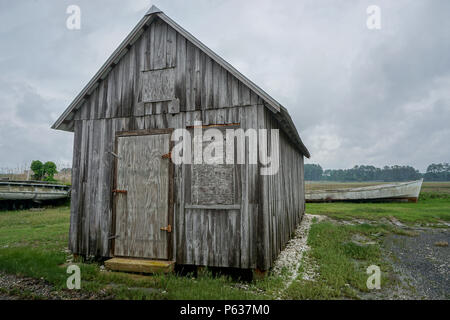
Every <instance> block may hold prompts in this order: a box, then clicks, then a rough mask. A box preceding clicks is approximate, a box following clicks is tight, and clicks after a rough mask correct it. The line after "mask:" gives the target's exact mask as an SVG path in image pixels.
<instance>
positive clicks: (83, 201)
mask: <svg viewBox="0 0 450 320" xmlns="http://www.w3.org/2000/svg"><path fill="white" fill-rule="evenodd" d="M155 79H164V83H162V84H161V85H158V81H156V80H155ZM152 86H153V87H152ZM197 120H201V121H202V122H203V124H204V125H209V124H240V127H241V128H242V129H244V130H246V129H248V128H255V129H256V128H258V127H265V126H266V125H267V126H269V128H270V127H276V121H275V120H272V118H271V115H270V112H269V111H267V108H266V107H264V106H263V103H262V100H261V99H260V98H259V97H258V96H257V95H256V94H255V93H254V92H253V91H251V90H249V88H248V87H247V86H245V85H244V84H242V83H241V82H240V81H238V80H237V79H236V78H235V77H234V76H232V75H231V74H230V73H229V72H227V71H226V70H225V69H224V68H222V67H221V66H220V65H219V64H217V63H216V62H214V61H213V60H212V59H211V58H209V57H208V56H207V55H206V54H204V53H203V52H202V51H201V50H199V49H198V48H197V47H195V46H194V45H193V44H192V43H190V42H189V41H187V40H186V39H185V38H184V37H183V36H181V35H180V34H178V33H177V32H175V31H174V30H173V29H172V28H171V27H169V26H168V25H166V24H165V23H163V22H162V21H161V20H156V21H155V22H153V23H152V24H151V25H150V27H149V28H147V29H146V30H145V31H144V33H143V34H142V36H141V37H140V38H139V39H138V40H137V41H136V42H135V43H134V44H133V45H132V46H131V47H130V48H129V51H128V53H127V54H126V55H124V56H123V57H122V58H121V60H120V61H119V62H118V63H117V65H116V66H115V67H114V68H113V69H112V70H111V72H110V73H109V74H108V75H107V76H106V77H105V78H104V79H102V80H101V81H100V82H99V83H98V85H97V87H96V88H95V89H94V90H93V91H92V92H91V94H90V96H88V97H87V98H86V99H85V101H84V103H83V104H82V105H81V107H80V108H79V109H78V111H77V112H76V114H75V117H74V121H72V122H71V123H73V126H74V132H75V135H74V153H73V175H72V179H73V180H72V188H73V191H72V206H71V226H70V237H69V247H70V249H71V250H72V251H73V252H74V253H77V254H82V255H95V256H103V257H107V256H110V255H111V243H112V240H110V239H109V238H110V237H111V236H112V234H111V233H112V219H113V217H112V208H113V206H112V204H113V195H112V186H113V179H114V178H113V177H114V156H113V155H112V154H111V152H114V151H115V150H114V140H115V136H116V133H117V132H120V131H133V130H143V129H164V128H186V127H187V126H193V125H194V121H197ZM280 137H283V141H284V142H282V146H281V148H283V152H286V154H285V156H287V157H288V159H284V156H283V158H282V165H283V166H284V167H283V168H280V171H281V172H282V173H281V174H279V175H277V176H275V177H262V176H260V175H259V166H258V165H249V164H244V165H240V166H241V167H240V170H239V175H240V190H239V192H240V198H239V199H238V200H239V201H238V202H236V203H234V204H233V207H226V208H220V207H219V208H215V209H210V208H207V207H206V208H204V207H189V206H188V207H185V205H186V204H189V201H187V198H186V196H187V195H186V194H185V192H186V190H185V179H186V175H187V174H188V173H187V167H186V166H184V165H183V166H175V170H174V230H173V235H174V238H173V253H174V256H173V258H174V259H175V260H176V261H177V263H180V264H197V265H209V266H226V267H240V268H256V267H259V268H262V269H266V267H267V266H270V265H271V262H272V259H273V257H274V256H275V255H276V254H277V253H278V252H279V250H280V248H281V247H282V246H283V245H284V244H285V242H286V241H287V239H288V238H289V236H290V234H291V231H292V230H293V226H294V225H295V223H296V222H298V221H299V219H300V216H301V213H302V212H303V209H302V203H303V198H302V197H303V193H302V190H303V180H302V179H303V158H302V156H301V155H300V153H299V152H298V151H296V150H294V148H293V147H292V146H291V145H290V144H289V142H287V141H286V136H285V135H284V136H283V135H282V134H280ZM246 156H247V157H248V153H247V152H246ZM247 160H248V159H247ZM247 163H248V161H247ZM290 170H293V171H292V172H291V171H290ZM284 179H285V180H284ZM284 197H286V199H285V198H284ZM227 204H228V202H227ZM278 209H279V210H280V211H277V210H278ZM282 210H284V211H282ZM266 242H267V243H266Z"/></svg>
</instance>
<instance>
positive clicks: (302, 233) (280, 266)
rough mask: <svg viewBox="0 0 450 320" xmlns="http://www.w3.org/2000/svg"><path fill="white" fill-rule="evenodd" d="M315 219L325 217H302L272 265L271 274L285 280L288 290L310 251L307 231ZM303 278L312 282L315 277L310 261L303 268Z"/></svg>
mask: <svg viewBox="0 0 450 320" xmlns="http://www.w3.org/2000/svg"><path fill="white" fill-rule="evenodd" d="M314 218H315V219H317V222H319V221H321V220H324V219H325V218H326V217H325V216H320V215H312V214H306V213H305V215H304V216H303V219H302V222H301V223H300V225H299V226H298V227H297V229H296V230H295V235H294V237H293V238H292V239H291V240H289V242H288V243H287V244H286V247H285V248H284V250H283V251H281V252H280V254H279V255H278V258H277V260H276V261H275V263H274V267H273V273H274V274H275V275H279V276H282V277H284V278H285V280H286V285H285V288H288V287H289V286H290V285H291V284H292V282H293V281H294V280H295V279H296V278H297V277H298V269H299V268H300V265H301V263H302V261H304V260H303V259H302V258H303V257H304V255H305V253H306V252H307V251H308V250H309V249H310V247H309V246H308V244H307V241H308V234H309V229H310V228H311V225H312V223H313V219H314ZM303 269H304V272H303V278H304V279H306V280H312V279H314V276H315V271H314V270H315V268H314V266H313V264H312V263H311V261H308V262H307V263H306V264H305V266H304V268H303Z"/></svg>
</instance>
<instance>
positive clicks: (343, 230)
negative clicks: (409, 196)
mask: <svg viewBox="0 0 450 320" xmlns="http://www.w3.org/2000/svg"><path fill="white" fill-rule="evenodd" d="M395 231H396V230H395V229H394V228H393V227H391V226H389V225H369V224H360V225H338V224H335V223H331V222H320V223H317V224H314V225H313V226H312V227H311V230H310V234H309V238H308V244H309V246H310V247H311V250H310V251H309V253H308V261H314V263H315V264H316V265H317V266H318V270H317V277H316V278H315V279H314V280H304V279H302V273H303V271H304V270H303V267H302V268H301V269H300V276H299V277H298V278H297V280H296V281H294V282H293V283H292V285H291V286H290V287H289V288H288V289H287V290H286V292H285V296H284V298H286V299H343V298H348V299H357V298H358V297H359V295H360V294H361V293H366V292H368V289H367V286H366V281H367V277H368V275H367V274H366V269H367V267H368V266H369V265H372V264H373V265H377V266H379V267H380V269H381V272H382V278H381V286H382V288H383V287H385V288H387V287H389V286H390V285H391V280H390V279H391V277H390V276H384V277H383V275H390V274H391V273H392V269H391V267H390V265H389V264H387V263H386V262H385V260H384V259H383V253H382V249H381V240H380V236H381V235H385V234H387V233H391V232H395ZM355 235H359V236H364V237H365V239H367V240H368V241H369V240H370V241H371V242H372V243H373V244H364V243H363V244H360V243H355V242H352V241H351V240H352V237H353V236H355Z"/></svg>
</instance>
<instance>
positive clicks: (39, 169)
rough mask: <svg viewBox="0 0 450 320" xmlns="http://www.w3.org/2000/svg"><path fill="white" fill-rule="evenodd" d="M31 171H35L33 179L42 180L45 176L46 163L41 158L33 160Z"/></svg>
mask: <svg viewBox="0 0 450 320" xmlns="http://www.w3.org/2000/svg"><path fill="white" fill-rule="evenodd" d="M30 169H31V171H33V173H34V174H33V179H34V180H41V179H42V177H43V176H44V165H43V164H42V162H41V161H39V160H34V161H33V162H31V166H30Z"/></svg>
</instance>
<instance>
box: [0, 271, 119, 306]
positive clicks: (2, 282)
mask: <svg viewBox="0 0 450 320" xmlns="http://www.w3.org/2000/svg"><path fill="white" fill-rule="evenodd" d="M0 289H1V291H0V300H18V299H26V300H30V299H46V300H92V299H108V298H110V297H108V295H107V294H106V292H105V291H103V290H100V292H98V293H87V292H83V291H80V290H68V289H67V290H57V289H56V288H55V287H54V286H53V285H52V284H50V283H48V282H47V281H45V280H43V279H34V278H29V277H20V276H16V275H13V274H6V273H3V272H0ZM18 292H20V294H17V293H18Z"/></svg>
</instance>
